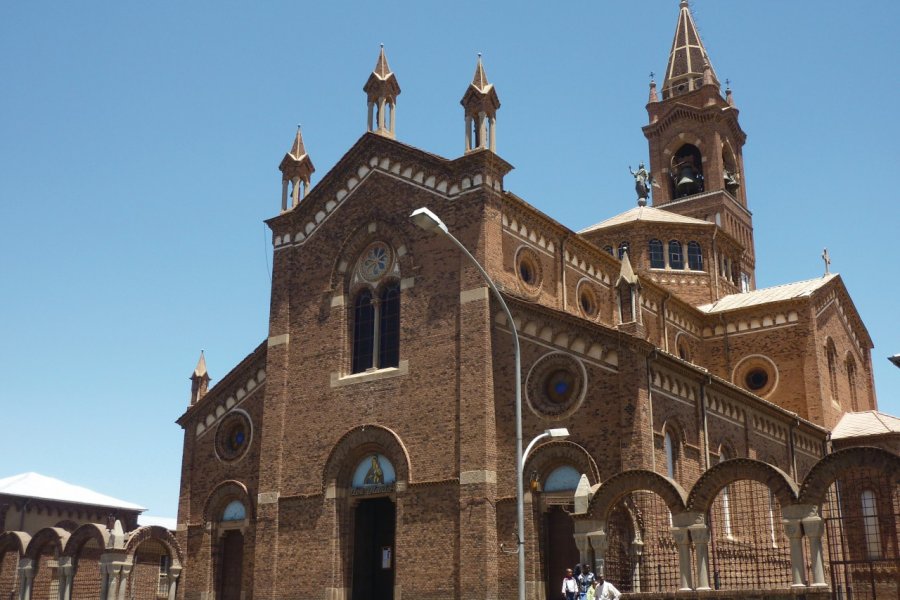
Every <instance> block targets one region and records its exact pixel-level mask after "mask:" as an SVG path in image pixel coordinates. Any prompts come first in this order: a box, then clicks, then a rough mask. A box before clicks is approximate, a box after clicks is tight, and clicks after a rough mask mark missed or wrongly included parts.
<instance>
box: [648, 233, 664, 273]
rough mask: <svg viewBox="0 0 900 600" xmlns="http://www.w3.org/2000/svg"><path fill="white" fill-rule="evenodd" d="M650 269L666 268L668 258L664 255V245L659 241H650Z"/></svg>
mask: <svg viewBox="0 0 900 600" xmlns="http://www.w3.org/2000/svg"><path fill="white" fill-rule="evenodd" d="M650 268H651V269H665V268H666V256H665V254H663V243H662V242H661V241H659V240H650Z"/></svg>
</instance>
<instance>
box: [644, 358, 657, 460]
mask: <svg viewBox="0 0 900 600" xmlns="http://www.w3.org/2000/svg"><path fill="white" fill-rule="evenodd" d="M658 353H659V350H657V349H656V348H654V349H653V352H651V353H650V354H648V355H647V358H646V360H645V364H646V366H647V406H648V408H649V413H650V469H651V470H652V471H653V472H654V473H656V430H655V429H654V427H653V376H652V375H651V374H650V361H651V360H652V359H653V358H655V357H656V355H657V354H658Z"/></svg>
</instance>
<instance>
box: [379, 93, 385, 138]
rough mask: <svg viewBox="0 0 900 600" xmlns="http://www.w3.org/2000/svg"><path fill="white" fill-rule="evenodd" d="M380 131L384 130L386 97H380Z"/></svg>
mask: <svg viewBox="0 0 900 600" xmlns="http://www.w3.org/2000/svg"><path fill="white" fill-rule="evenodd" d="M378 131H384V98H379V99H378Z"/></svg>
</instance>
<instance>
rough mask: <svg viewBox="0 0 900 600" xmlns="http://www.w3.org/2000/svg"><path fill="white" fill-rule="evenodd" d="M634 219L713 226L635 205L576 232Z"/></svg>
mask: <svg viewBox="0 0 900 600" xmlns="http://www.w3.org/2000/svg"><path fill="white" fill-rule="evenodd" d="M634 221H646V222H649V223H673V224H682V225H708V226H709V225H711V226H715V224H714V223H710V222H709V221H704V220H702V219H695V218H693V217H685V216H683V215H679V214H676V213H673V212H669V211H667V210H662V209H659V208H653V207H652V206H636V207H634V208H632V209H631V210H626V211H625V212H623V213H621V214H618V215H616V216H614V217H612V218H609V219H607V220H605V221H601V222H600V223H597V224H596V225H591V226H590V227H588V228H586V229H582V230H581V231H579V232H578V233H589V232H591V231H597V230H599V229H606V228H607V227H614V226H616V225H623V224H625V223H632V222H634Z"/></svg>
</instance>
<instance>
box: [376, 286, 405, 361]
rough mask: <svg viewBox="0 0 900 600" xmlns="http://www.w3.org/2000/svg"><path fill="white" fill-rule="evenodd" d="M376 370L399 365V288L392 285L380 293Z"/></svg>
mask: <svg viewBox="0 0 900 600" xmlns="http://www.w3.org/2000/svg"><path fill="white" fill-rule="evenodd" d="M380 317H381V318H380V323H379V325H380V327H379V329H380V340H379V342H380V343H379V348H378V368H379V369H384V368H387V367H397V366H399V365H400V286H399V285H398V284H396V283H392V284H390V285H388V286H386V287H385V288H384V290H382V292H381V314H380Z"/></svg>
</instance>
